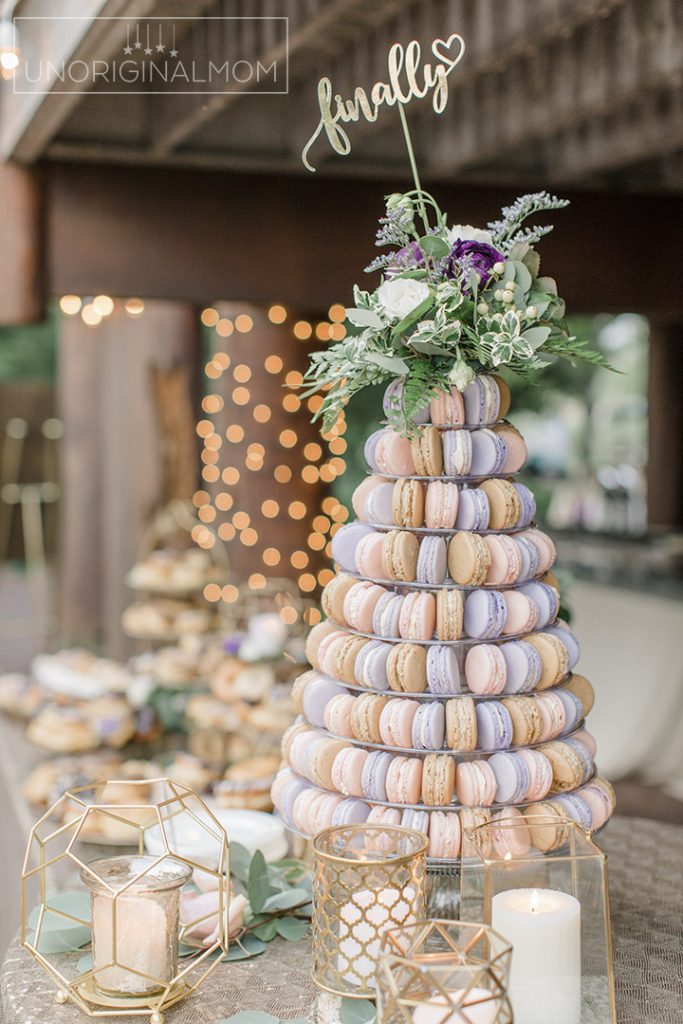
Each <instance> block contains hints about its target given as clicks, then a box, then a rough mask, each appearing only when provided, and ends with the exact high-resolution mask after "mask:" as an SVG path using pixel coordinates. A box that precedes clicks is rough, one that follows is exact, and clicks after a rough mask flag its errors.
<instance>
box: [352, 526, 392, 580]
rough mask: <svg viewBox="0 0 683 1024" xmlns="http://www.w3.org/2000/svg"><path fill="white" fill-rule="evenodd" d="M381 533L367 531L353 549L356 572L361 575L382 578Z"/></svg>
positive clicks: (382, 543)
mask: <svg viewBox="0 0 683 1024" xmlns="http://www.w3.org/2000/svg"><path fill="white" fill-rule="evenodd" d="M384 536H385V535H384V534H383V533H368V534H367V535H366V536H365V537H362V538H361V540H360V541H359V542H358V545H357V547H356V551H355V563H356V572H358V573H360V575H361V576H369V577H370V578H371V579H373V580H376V579H382V578H383V576H384V570H383V569H382V547H383V545H384Z"/></svg>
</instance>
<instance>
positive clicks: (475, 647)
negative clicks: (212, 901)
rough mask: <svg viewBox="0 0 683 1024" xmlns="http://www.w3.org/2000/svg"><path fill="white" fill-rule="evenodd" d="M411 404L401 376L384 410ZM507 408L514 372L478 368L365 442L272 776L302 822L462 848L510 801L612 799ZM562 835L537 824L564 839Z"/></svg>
mask: <svg viewBox="0 0 683 1024" xmlns="http://www.w3.org/2000/svg"><path fill="white" fill-rule="evenodd" d="M400 400H401V382H400V381H398V380H397V381H394V382H393V383H392V384H390V385H389V387H388V389H387V391H386V394H385V398H384V411H385V413H386V414H387V416H388V417H389V422H391V417H390V413H391V411H392V404H393V403H395V402H400ZM509 404H510V391H509V389H508V387H507V385H506V383H505V382H504V380H503V379H502V378H500V377H497V376H495V375H493V374H482V375H479V376H476V377H475V378H474V379H473V380H472V381H471V382H470V383H469V384H468V385H467V387H466V388H465V389H464V391H463V392H460V391H459V390H457V389H456V388H452V389H451V390H450V391H449V392H443V393H439V394H437V395H436V396H435V397H434V398H433V399H432V401H431V402H430V404H429V406H428V407H426V408H425V409H424V410H422V411H421V413H420V414H419V415H418V417H417V419H419V422H414V425H413V430H412V431H411V432H410V435H409V436H404V435H402V434H401V433H399V432H398V431H396V430H394V429H393V428H392V427H391V426H386V427H384V428H382V429H381V430H377V431H375V432H374V433H373V434H371V435H370V437H369V438H368V439H367V442H366V444H365V458H366V461H367V465H368V470H369V473H368V476H367V477H366V478H365V479H364V480H363V482H362V483H361V484H360V485H359V486H358V487H357V489H356V491H355V493H354V495H353V509H354V513H355V516H356V519H355V521H354V522H351V523H349V524H347V525H345V526H344V527H342V528H341V529H339V530H338V532H337V533H336V534H335V536H334V538H333V541H332V555H333V559H334V562H335V563H336V568H337V574H336V576H335V577H334V578H333V579H332V580H331V582H330V583H329V584H328V585H327V586H326V587H325V590H324V592H323V596H322V605H323V611H324V613H325V618H324V619H323V621H322V622H320V623H319V624H318V625H316V626H314V627H313V629H312V630H311V632H310V634H309V636H308V642H307V655H308V659H309V661H310V664H311V669H310V671H307V672H305V673H304V674H303V675H302V676H300V677H299V679H298V680H297V681H296V682H295V684H294V700H295V703H296V706H297V709H298V711H299V718H298V720H297V722H296V723H295V724H294V725H293V726H292V727H291V728H290V729H289V730H288V731H287V733H286V734H285V737H284V740H283V746H282V752H283V761H284V765H283V767H282V769H281V771H280V773H279V775H278V777H277V779H276V782H275V784H274V786H273V800H274V803H275V806H276V808H277V810H278V812H279V813H280V815H281V816H282V818H283V819H284V820H285V822H286V824H287V825H289V826H290V827H291V828H293V829H294V830H296V831H297V832H300V833H303V834H305V835H308V836H311V835H314V834H315V833H316V832H317V831H319V830H320V829H322V828H325V827H327V826H329V825H337V824H340V825H341V824H349V823H358V822H363V821H366V820H368V821H375V822H386V823H392V824H403V825H408V826H411V827H416V828H419V829H422V830H423V831H424V832H426V833H427V834H428V836H429V840H430V848H429V853H430V856H431V857H432V858H435V859H441V860H448V861H456V860H457V859H458V858H459V856H460V855H461V853H465V852H466V850H465V848H464V843H465V840H464V835H465V832H464V830H465V829H466V828H467V827H471V826H472V825H475V824H478V823H482V822H485V821H489V820H491V819H495V818H496V816H505V815H506V814H508V815H509V814H510V813H514V811H511V808H525V807H534V808H538V809H539V810H540V811H541V812H542V813H543V814H544V815H550V816H552V817H553V818H557V820H558V822H559V821H561V820H562V818H563V817H566V816H569V817H571V818H573V819H575V820H577V821H579V822H580V823H581V825H583V826H584V827H586V828H589V829H593V830H594V829H597V828H600V827H601V826H602V825H603V824H604V823H605V822H606V821H607V819H608V818H609V817H610V815H611V814H612V811H613V809H614V794H613V791H612V788H611V787H610V785H609V783H607V782H606V781H605V780H604V779H602V778H601V777H600V776H599V775H598V774H597V772H596V768H595V742H594V740H593V737H592V736H591V734H590V733H589V732H588V731H586V728H585V718H586V716H587V715H588V713H589V711H590V709H591V706H592V703H593V688H592V686H591V684H590V682H589V681H588V680H587V679H586V678H585V677H584V676H582V675H579V674H578V673H576V672H575V667H576V664H577V661H578V658H579V646H578V643H577V640H576V638H575V637H574V634H573V633H572V631H571V630H570V628H569V626H568V625H567V624H566V623H564V622H563V621H562V619H560V618H559V617H558V613H559V607H560V595H559V586H558V582H557V579H556V577H555V576H554V575H553V571H552V570H553V564H554V562H555V557H556V551H555V546H554V544H553V542H552V540H551V538H550V537H549V536H548V535H547V534H546V533H545V532H543V531H542V530H540V529H538V528H537V527H536V526H535V523H534V519H535V514H536V505H535V501H534V496H533V494H532V493H531V491H530V490H529V489H528V488H527V487H525V486H524V485H523V484H521V483H518V482H517V481H516V479H515V474H517V473H518V472H519V470H521V469H522V467H523V465H524V462H525V459H526V446H525V443H524V439H523V438H522V436H521V435H520V433H519V432H518V431H517V430H516V429H515V427H514V426H512V425H511V424H510V423H509V422H508V420H507V413H508V408H509ZM555 834H556V832H553V830H552V829H550V830H548V829H546V830H545V831H544V832H543V835H540V834H539V836H538V837H534V839H535V841H538V842H542V841H544V839H545V836H546V835H547V837H548V839H547V844H548V847H549V848H550V844H552V842H553V838H552V837H553V835H555Z"/></svg>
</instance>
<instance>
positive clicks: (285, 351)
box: [204, 303, 331, 593]
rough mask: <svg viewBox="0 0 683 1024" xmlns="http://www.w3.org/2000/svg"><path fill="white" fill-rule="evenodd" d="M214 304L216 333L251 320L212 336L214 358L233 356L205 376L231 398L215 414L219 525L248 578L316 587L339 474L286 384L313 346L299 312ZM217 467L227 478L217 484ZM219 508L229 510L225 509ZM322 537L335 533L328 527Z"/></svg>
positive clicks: (239, 571) (213, 390) (210, 389)
mask: <svg viewBox="0 0 683 1024" xmlns="http://www.w3.org/2000/svg"><path fill="white" fill-rule="evenodd" d="M216 308H217V310H218V312H219V313H220V316H221V318H222V320H221V322H219V324H218V325H217V326H218V331H220V330H221V329H222V325H223V324H226V323H232V324H233V325H237V327H239V326H242V325H245V324H246V325H248V323H249V322H251V323H253V326H252V327H251V328H250V329H249V330H248V331H246V332H245V333H241V332H240V331H239V330H237V329H235V330H234V331H233V333H232V334H230V336H229V337H221V336H220V334H219V333H216V334H215V335H214V356H216V354H217V353H220V352H224V353H225V354H226V355H227V356H228V359H229V366H228V367H227V369H225V370H224V372H223V373H222V375H221V376H220V378H218V379H216V380H214V381H212V380H211V379H210V378H211V374H215V373H216V372H218V370H217V369H216V368H215V367H212V364H209V375H210V377H209V381H208V383H207V393H209V394H217V395H220V396H221V398H222V399H223V401H224V403H225V405H224V407H223V409H222V410H221V411H220V412H219V413H218V414H216V415H215V416H214V417H213V422H214V424H215V430H216V433H217V435H218V437H219V438H220V448H219V450H218V456H219V457H218V459H217V460H216V462H215V464H214V465H215V469H209V472H208V473H207V472H206V469H205V471H204V472H205V476H208V477H209V483H211V485H212V487H213V496H214V501H215V503H216V505H217V507H218V509H219V512H218V516H217V518H216V524H220V523H223V524H225V525H224V527H223V530H222V531H220V532H222V533H223V535H224V536H225V537H226V539H228V541H229V548H228V552H229V555H230V560H231V564H232V568H233V570H234V571H235V573H236V575H237V576H238V577H239V578H240V580H242V581H247V580H248V579H249V577H250V576H252V575H253V574H261V575H264V576H266V577H274V576H285V577H288V578H291V579H295V580H298V581H300V582H301V585H302V587H303V589H304V591H306V592H308V593H310V592H311V591H312V590H313V586H312V585H311V583H312V579H315V580H316V581H317V580H318V576H317V574H318V572H319V571H320V570H321V568H323V566H324V565H325V554H324V546H325V545H324V543H322V541H321V536H320V530H319V529H317V527H319V526H320V525H322V526H323V527H325V524H324V523H322V524H321V523H314V520H315V519H316V517H317V516H319V515H320V512H321V504H322V500H323V498H324V497H325V494H326V483H325V477H328V478H329V479H331V476H330V475H329V470H328V468H327V464H329V460H330V457H331V455H330V452H329V451H328V449H327V446H326V444H325V442H324V441H322V439H321V437H320V431H319V427H318V424H312V423H311V409H310V407H309V406H308V404H307V403H306V402H301V401H300V400H299V399H298V397H297V394H298V392H297V391H296V390H294V391H293V390H292V389H291V387H288V386H287V385H288V384H292V383H296V382H297V381H300V379H301V374H302V373H303V372H304V370H305V369H306V366H307V364H308V351H309V347H310V345H309V343H307V342H305V341H299V340H297V339H296V338H295V336H294V334H293V332H292V324H293V322H294V321H296V319H297V318H296V317H294V316H293V315H291V314H290V315H289V316H288V317H287V322H286V323H284V324H279V325H278V324H274V323H272V322H271V321H270V320H269V319H268V316H267V314H266V312H265V310H263V309H261V308H258V307H255V306H249V305H245V304H241V303H233V304H227V303H221V304H219V305H218V306H217V307H216ZM241 317H247V318H249V319H248V320H242V319H240V318H241ZM226 329H227V328H226ZM220 360H221V357H220V356H218V357H217V359H216V364H215V366H218V367H219V368H220V365H221V362H220ZM223 361H224V362H225V360H223ZM211 443H216V442H211ZM210 450H211V449H209V451H210ZM209 458H212V456H209ZM207 468H208V467H207ZM321 469H322V472H323V479H321V477H320V471H321ZM216 471H219V472H220V477H219V479H218V481H216V482H215V483H213V478H214V477H215V475H216ZM221 505H224V506H225V505H229V508H225V509H224V510H223V511H221ZM245 514H246V516H248V520H247V519H246V518H245ZM235 517H237V518H235ZM233 524H234V525H233ZM329 525H330V526H331V522H330V524H329ZM316 533H317V534H318V536H317V537H316V538H313V536H312V535H313V534H316ZM323 536H324V537H325V542H326V541H327V540H329V532H328V533H326V534H323ZM321 544H322V547H321V546H320V545H321Z"/></svg>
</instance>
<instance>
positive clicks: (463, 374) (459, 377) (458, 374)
mask: <svg viewBox="0 0 683 1024" xmlns="http://www.w3.org/2000/svg"><path fill="white" fill-rule="evenodd" d="M474 376H475V374H474V370H473V369H472V368H471V367H470V366H468V365H467V363H464V362H462V361H461V360H458V361H457V362H456V363H454V364H453V369H452V370H451V372H450V373H449V374H448V379H449V381H450V382H451V384H452V385H453V387H456V388H457V389H458V391H464V390H465V388H466V387H467V385H468V384H469V383H470V381H473V380H474Z"/></svg>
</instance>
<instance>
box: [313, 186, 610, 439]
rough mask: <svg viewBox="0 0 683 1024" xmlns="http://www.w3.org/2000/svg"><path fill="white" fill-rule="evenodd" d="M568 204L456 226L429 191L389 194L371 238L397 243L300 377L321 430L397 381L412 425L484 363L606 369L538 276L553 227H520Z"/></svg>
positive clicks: (536, 206) (398, 406)
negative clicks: (541, 246) (317, 400)
mask: <svg viewBox="0 0 683 1024" xmlns="http://www.w3.org/2000/svg"><path fill="white" fill-rule="evenodd" d="M567 205H568V200H565V199H558V198H557V197H556V196H552V195H549V194H548V193H547V192H535V193H532V194H530V195H525V196H522V197H521V198H519V199H517V200H516V201H515V202H514V203H513V204H512V205H511V206H507V207H504V208H503V210H502V215H501V218H500V220H496V221H492V222H490V223H489V224H487V226H486V228H485V229H482V228H475V227H472V226H471V225H469V224H456V225H453V226H452V227H449V226H448V224H447V218H446V216H445V214H443V213H442V212H441V210H440V209H439V207H438V205H437V203H436V200H435V199H434V198H433V197H432V196H431V195H429V193H427V192H425V191H423V190H422V189H416V190H414V191H411V192H406V193H395V194H393V195H390V196H389V197H388V198H387V202H386V214H385V216H384V217H382V218H381V219H380V228H379V230H378V232H377V243H376V244H377V245H378V246H382V247H384V246H389V247H391V251H389V252H387V253H384V254H382V255H381V256H378V257H377V258H376V259H375V260H373V262H372V263H371V264H370V266H369V267H366V271H368V272H370V271H374V270H381V271H382V282H381V283H380V285H379V286H378V287H377V288H376V289H375V291H374V292H368V291H363V290H362V289H360V288H358V287H357V286H356V287H355V288H354V300H355V306H354V307H353V308H351V309H347V310H346V316H347V322H348V324H350V325H351V330H350V332H349V334H348V335H347V336H346V338H345V339H344V340H343V341H341V342H338V343H337V344H334V345H331V346H330V347H329V348H326V349H324V350H322V351H320V352H316V353H314V354H313V355H312V357H311V365H310V367H309V369H308V371H307V373H306V375H305V377H304V386H305V387H306V388H307V390H306V391H305V394H304V397H308V396H309V395H311V394H314V393H316V392H317V391H322V392H323V394H324V398H323V402H322V405H321V406H320V408H319V409H318V411H317V413H316V416H315V418H319V417H322V419H323V429H324V430H329V429H330V427H331V426H332V425H333V424H334V423H335V421H336V420H337V417H338V416H339V413H340V412H341V411H342V409H343V408H344V406H345V405H346V403H347V402H348V400H349V399H350V398H351V397H352V396H353V395H354V394H355V393H356V392H358V391H361V390H362V389H363V388H365V387H367V386H368V385H372V384H381V383H382V382H385V381H387V380H391V379H393V378H398V379H399V380H400V381H401V382H402V388H401V389H400V401H399V402H397V403H395V404H394V407H393V409H392V410H391V411H390V419H391V421H392V425H393V426H394V427H395V428H396V429H398V430H400V431H401V432H407V431H409V430H410V428H411V423H412V417H413V416H414V415H415V413H416V412H418V411H419V410H420V409H422V408H424V406H426V405H427V404H428V403H429V401H430V400H431V399H432V398H433V397H434V395H435V394H436V393H437V392H439V391H447V390H448V389H449V388H451V387H456V388H458V389H459V390H460V391H463V390H464V389H465V388H466V387H467V384H468V383H469V382H470V381H471V380H472V379H473V378H474V376H475V374H476V373H478V372H483V371H486V370H489V371H490V370H495V369H498V368H499V367H506V368H507V369H509V370H511V371H513V372H514V373H516V374H519V375H521V376H528V375H530V374H532V373H533V372H534V371H536V370H539V369H541V368H542V367H544V366H545V365H547V364H548V363H549V362H551V361H552V360H554V359H555V358H557V357H563V358H565V359H569V360H571V361H575V360H578V359H582V360H585V361H588V362H591V363H595V364H598V365H603V366H606V365H607V363H606V361H605V360H604V358H603V356H602V355H600V353H598V352H595V351H593V350H591V349H589V348H588V347H587V345H588V343H587V342H586V341H581V340H579V339H577V338H576V337H574V336H572V335H571V334H570V333H569V331H568V329H567V325H566V321H565V319H564V316H565V304H564V301H563V300H562V299H561V298H560V297H559V295H558V293H557V285H556V284H555V281H554V280H553V279H552V278H551V277H541V276H540V275H539V272H540V257H539V254H538V253H537V251H536V249H535V248H534V246H535V244H536V243H537V242H539V241H540V240H541V238H543V236H544V235H546V234H548V232H549V231H551V230H552V227H549V226H544V227H528V226H527V227H524V226H523V223H524V221H525V220H526V219H527V218H528V217H531V216H533V215H535V214H538V213H540V212H543V211H546V210H559V209H562V208H563V207H565V206H567ZM428 211H429V215H428ZM429 216H431V217H432V219H435V221H436V223H435V224H430V221H429ZM418 217H419V219H420V221H421V222H422V228H421V229H420V228H418V223H417V222H418Z"/></svg>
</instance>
